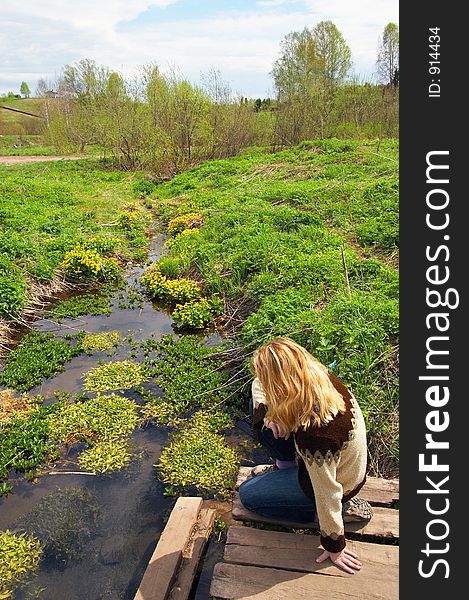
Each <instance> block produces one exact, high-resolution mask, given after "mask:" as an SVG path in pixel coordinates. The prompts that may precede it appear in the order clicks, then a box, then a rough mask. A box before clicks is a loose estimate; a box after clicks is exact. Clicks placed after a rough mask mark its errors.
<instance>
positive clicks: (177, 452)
mask: <svg viewBox="0 0 469 600" xmlns="http://www.w3.org/2000/svg"><path fill="white" fill-rule="evenodd" d="M220 426H221V424H220V422H218V421H217V417H216V415H212V416H211V415H210V413H208V412H202V411H201V412H198V413H197V414H196V415H195V416H194V417H193V418H192V419H190V420H189V421H188V422H187V423H186V424H185V425H184V426H183V427H182V429H181V431H179V432H178V433H176V434H174V435H173V436H172V438H171V443H170V444H169V446H167V447H166V448H165V449H164V450H163V452H162V453H161V457H160V460H159V462H158V465H155V466H157V468H158V472H159V474H160V476H161V479H162V480H163V482H164V483H167V484H170V485H172V486H178V487H179V488H184V487H186V486H196V487H198V488H201V489H203V490H206V491H209V492H212V493H214V494H219V495H220V496H222V497H225V498H227V497H229V493H230V490H231V488H232V486H233V483H234V478H235V475H236V473H237V471H238V467H239V454H238V451H237V450H236V449H235V448H232V447H230V446H228V444H227V443H226V441H225V439H224V438H223V436H222V435H220V434H219V433H217V432H218V431H219V430H220Z"/></svg>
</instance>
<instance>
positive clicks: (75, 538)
mask: <svg viewBox="0 0 469 600" xmlns="http://www.w3.org/2000/svg"><path fill="white" fill-rule="evenodd" d="M99 511H100V506H99V502H98V499H97V497H96V495H95V494H94V493H93V492H92V491H90V490H87V489H81V488H69V489H61V488H58V489H56V490H54V492H53V493H51V494H48V495H47V496H44V497H43V498H41V500H40V501H39V502H38V503H37V504H36V506H35V507H34V508H33V509H32V510H31V511H30V512H29V513H28V514H27V515H25V516H24V517H22V518H21V519H20V520H19V523H18V526H20V527H22V528H23V529H25V530H26V531H27V532H29V533H30V534H33V535H34V536H35V537H36V538H37V539H39V541H40V542H41V544H42V548H43V552H44V556H45V557H47V558H51V559H53V560H56V561H57V562H59V563H61V564H67V563H68V562H70V561H72V560H77V559H80V558H81V557H82V556H83V553H84V551H85V547H86V544H87V543H88V542H89V540H90V539H91V538H92V537H93V536H94V535H95V533H96V529H97V527H98V524H99Z"/></svg>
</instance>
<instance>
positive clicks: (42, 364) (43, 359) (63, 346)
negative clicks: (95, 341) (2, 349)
mask: <svg viewBox="0 0 469 600" xmlns="http://www.w3.org/2000/svg"><path fill="white" fill-rule="evenodd" d="M84 335H85V333H84V332H79V333H78V334H77V335H76V336H71V335H65V336H64V337H63V338H61V339H55V338H54V336H53V335H52V334H50V333H41V332H39V331H31V333H28V334H27V335H25V336H24V337H23V338H22V340H21V342H20V343H19V345H18V347H17V348H15V349H14V350H12V351H11V352H10V353H9V354H8V355H7V357H6V358H5V366H4V369H3V371H2V372H0V385H5V386H8V387H10V388H13V389H14V390H19V391H25V392H26V391H28V390H30V389H31V388H33V387H34V386H35V385H38V384H40V383H41V381H42V379H43V377H53V376H54V375H56V374H57V373H60V372H61V371H63V370H64V364H65V363H66V362H68V361H69V360H71V359H72V358H73V357H75V356H78V354H80V352H82V342H83V336H84Z"/></svg>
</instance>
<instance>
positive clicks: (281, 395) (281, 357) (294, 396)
mask: <svg viewBox="0 0 469 600" xmlns="http://www.w3.org/2000/svg"><path fill="white" fill-rule="evenodd" d="M252 366H253V369H254V372H255V374H256V376H257V377H258V378H259V381H260V383H261V385H262V388H263V390H264V393H265V397H266V402H267V414H266V417H267V419H269V420H271V421H275V422H276V423H277V424H278V425H280V426H281V427H282V429H283V430H284V431H296V430H297V429H298V428H299V427H308V426H309V425H311V424H315V425H317V426H318V427H319V426H320V425H321V424H325V423H327V422H328V421H329V420H330V419H331V418H332V417H333V416H335V415H336V414H337V413H338V412H339V411H340V412H344V411H345V402H344V399H343V397H342V396H341V394H339V392H338V391H337V390H336V389H335V387H334V386H333V384H332V382H331V380H330V379H329V376H328V372H327V369H326V367H325V366H324V365H322V364H321V363H320V362H319V361H318V360H316V358H314V356H313V355H312V354H310V353H309V352H308V351H307V350H306V349H305V348H303V347H302V346H300V345H299V344H297V343H296V342H294V341H293V340H291V339H290V338H286V337H279V338H276V339H275V340H273V341H271V342H269V343H268V344H265V345H264V346H262V347H261V348H258V349H257V350H256V351H255V353H254V356H253V363H252Z"/></svg>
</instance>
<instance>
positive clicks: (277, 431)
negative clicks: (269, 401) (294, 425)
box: [266, 421, 290, 440]
mask: <svg viewBox="0 0 469 600" xmlns="http://www.w3.org/2000/svg"><path fill="white" fill-rule="evenodd" d="M266 428H267V429H270V430H271V431H272V433H273V434H274V438H275V439H276V440H278V438H285V439H286V440H288V438H289V437H290V432H289V431H283V429H282V428H281V427H280V425H278V424H277V423H276V422H275V421H269V422H268V424H267V425H266Z"/></svg>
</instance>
